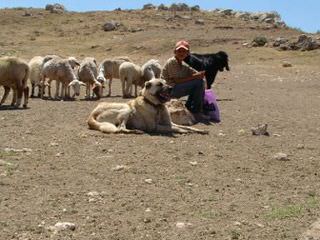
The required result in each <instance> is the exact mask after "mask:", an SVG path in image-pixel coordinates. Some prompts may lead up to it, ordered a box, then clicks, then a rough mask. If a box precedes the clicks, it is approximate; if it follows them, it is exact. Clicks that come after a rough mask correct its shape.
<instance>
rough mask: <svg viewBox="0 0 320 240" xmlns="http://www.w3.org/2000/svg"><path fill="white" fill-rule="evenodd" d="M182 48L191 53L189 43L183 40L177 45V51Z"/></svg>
mask: <svg viewBox="0 0 320 240" xmlns="http://www.w3.org/2000/svg"><path fill="white" fill-rule="evenodd" d="M180 48H184V49H185V50H187V51H189V49H190V45H189V43H188V42H187V41H185V40H181V41H179V42H177V43H176V48H175V49H176V50H178V49H180Z"/></svg>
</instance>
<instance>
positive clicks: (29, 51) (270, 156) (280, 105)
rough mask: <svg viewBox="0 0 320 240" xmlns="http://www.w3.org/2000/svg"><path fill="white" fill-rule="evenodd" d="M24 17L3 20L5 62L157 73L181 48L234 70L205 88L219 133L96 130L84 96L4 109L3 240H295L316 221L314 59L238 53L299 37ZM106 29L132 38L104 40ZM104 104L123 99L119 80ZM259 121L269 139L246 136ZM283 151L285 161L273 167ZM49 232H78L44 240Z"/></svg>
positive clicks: (131, 17)
mask: <svg viewBox="0 0 320 240" xmlns="http://www.w3.org/2000/svg"><path fill="white" fill-rule="evenodd" d="M29 11H30V12H31V13H32V14H33V16H31V17H23V16H22V15H23V13H24V10H0V22H1V23H2V24H1V25H2V26H1V33H0V34H1V38H0V54H2V55H14V56H20V57H22V58H24V59H26V60H29V59H30V58H31V57H33V56H36V55H46V54H49V53H55V54H61V55H63V56H75V57H77V58H79V59H82V58H84V57H85V56H94V57H96V58H97V60H98V61H101V60H102V59H104V58H106V57H112V56H122V55H127V56H129V57H130V58H132V59H133V60H134V61H135V62H137V63H139V64H142V63H144V62H145V61H147V60H149V59H150V58H155V59H159V60H160V62H161V63H162V64H163V63H164V62H165V60H166V59H167V58H168V57H170V56H171V55H172V48H173V46H174V43H175V42H176V41H177V40H179V39H187V40H189V41H190V43H191V46H192V51H195V52H202V53H205V52H216V51H219V50H224V51H226V52H227V53H228V54H229V56H230V59H231V60H230V67H231V71H230V72H223V73H219V74H218V77H217V78H216V84H215V85H214V87H213V88H214V90H215V92H216V93H217V95H218V97H219V99H220V100H221V101H219V106H220V110H221V116H222V123H221V124H212V125H204V124H197V125H196V127H198V128H201V129H205V130H208V131H209V132H210V133H209V135H205V136H203V135H176V136H173V137H172V136H162V135H147V134H145V135H123V134H119V135H106V134H102V133H100V132H96V131H91V130H89V129H88V128H87V125H86V119H87V117H88V115H89V113H90V111H92V109H93V108H94V107H95V106H96V104H97V102H94V101H85V100H84V93H83V94H82V95H81V97H80V98H79V99H77V100H76V101H66V102H64V101H48V100H41V99H31V100H30V103H29V108H28V109H25V110H10V109H9V110H8V108H7V107H6V106H4V107H2V108H0V122H1V130H0V139H1V142H0V192H1V194H0V239H1V240H2V239H3V240H7V239H19V240H27V239H32V240H33V239H59V240H60V239H77V240H82V239H83V240H85V239H86V240H87V239H90V240H98V239H99V240H100V239H110V240H116V239H119V240H124V239H168V240H169V239H170V240H172V239H190V240H192V239H257V240H258V239H268V240H279V239H298V238H299V236H300V235H301V233H302V232H304V231H305V230H306V229H307V228H308V226H309V225H310V224H311V223H313V222H314V221H315V220H316V219H317V218H318V217H320V213H319V207H320V182H319V175H320V171H319V169H320V168H319V167H320V162H319V160H320V159H319V156H320V141H319V140H320V137H319V133H320V126H319V117H320V112H319V109H320V93H319V89H320V72H319V62H320V61H319V60H320V57H319V56H320V54H319V53H320V51H319V50H315V51H310V52H300V51H299V52H293V51H291V52H284V51H278V50H276V49H274V48H271V47H261V48H248V47H244V46H242V44H243V43H245V42H251V41H252V39H253V38H254V37H255V36H259V35H263V36H266V37H267V38H268V39H269V40H270V41H271V40H273V39H275V38H276V37H280V36H281V37H286V38H289V39H297V37H298V36H299V34H300V33H299V32H297V31H296V30H293V29H275V28H271V29H269V28H268V26H267V25H266V26H264V25H259V24H257V23H254V22H244V21H240V20H235V19H233V18H221V17H217V16H214V15H213V14H212V13H211V14H210V13H208V12H206V13H202V14H201V13H196V14H194V15H193V16H192V17H191V20H186V19H180V18H176V19H173V20H166V17H169V16H171V15H170V12H160V13H158V15H157V12H155V11H132V12H124V11H123V12H96V13H93V12H92V13H82V14H81V13H65V14H62V15H58V14H49V13H47V12H45V11H44V10H40V9H38V10H29ZM39 12H41V13H42V15H40V14H39ZM179 14H180V13H179ZM188 14H189V13H181V15H188ZM198 18H202V19H204V22H205V25H203V26H202V25H196V24H195V23H194V20H195V19H198ZM109 20H116V21H119V22H122V23H123V25H124V26H125V27H126V28H123V29H122V30H118V31H113V32H104V31H103V30H101V26H102V25H103V23H105V22H106V21H109ZM230 27H231V28H230ZM138 28H141V29H142V31H136V32H134V31H131V32H130V31H129V30H130V29H138ZM285 61H286V62H290V63H291V64H292V67H289V68H284V67H282V63H283V62H285ZM2 94H3V91H2V88H1V90H0V95H2ZM10 101H11V96H9V100H8V101H7V104H9V103H10ZM100 101H116V102H120V101H126V100H123V99H122V98H121V97H120V83H119V80H114V84H113V96H112V97H110V98H103V99H102V100H100ZM262 123H267V124H268V126H269V127H268V130H269V133H270V136H269V137H268V136H253V135H252V134H251V131H250V129H251V127H255V126H257V125H258V124H262ZM8 148H12V149H11V150H10V149H8ZM22 149H24V151H18V152H17V151H16V150H22ZM279 152H282V153H285V154H287V155H288V159H287V160H286V161H279V160H276V159H274V155H275V154H276V153H279ZM57 222H71V223H74V224H75V226H76V227H75V230H74V231H72V230H64V231H53V230H50V226H54V225H55V224H56V223H57Z"/></svg>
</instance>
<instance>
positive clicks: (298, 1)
mask: <svg viewBox="0 0 320 240" xmlns="http://www.w3.org/2000/svg"><path fill="white" fill-rule="evenodd" d="M56 2H58V3H61V4H63V5H64V6H65V7H66V8H67V9H68V10H71V11H94V10H113V9H115V8H118V7H120V8H122V9H135V8H142V6H143V5H144V4H146V3H153V4H154V5H159V4H161V3H163V4H165V5H171V4H172V3H186V4H188V5H189V6H194V5H199V6H200V7H201V9H206V10H210V9H215V8H231V9H234V10H237V11H239V10H241V11H249V12H259V11H260V12H266V11H277V12H278V13H279V14H280V15H281V18H282V20H284V21H285V22H286V23H287V25H289V26H290V27H296V28H300V29H302V30H303V31H305V32H310V33H312V32H316V31H318V30H320V21H319V16H320V0H203V1H194V0H185V1H169V0H160V1H158V0H156V1H155V0H149V1H137V0H120V1H115V0H113V1H106V0H89V1H87V0H56V1H48V0H47V1H45V0H0V8H4V7H37V8H44V7H45V5H46V4H48V3H56Z"/></svg>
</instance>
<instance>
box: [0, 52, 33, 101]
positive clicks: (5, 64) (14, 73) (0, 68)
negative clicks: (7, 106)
mask: <svg viewBox="0 0 320 240" xmlns="http://www.w3.org/2000/svg"><path fill="white" fill-rule="evenodd" d="M29 74H30V69H29V66H28V64H27V63H26V62H25V61H23V60H22V59H20V58H16V57H2V58H0V85H2V86H4V88H5V93H4V95H3V97H2V99H1V101H0V105H1V104H3V103H4V102H5V100H6V98H7V96H8V94H9V91H10V88H11V89H13V99H12V103H11V105H15V107H20V105H21V100H22V95H23V94H24V103H23V107H27V105H28V94H29V88H28V86H27V80H28V78H29Z"/></svg>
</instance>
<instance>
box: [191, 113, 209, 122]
mask: <svg viewBox="0 0 320 240" xmlns="http://www.w3.org/2000/svg"><path fill="white" fill-rule="evenodd" d="M193 116H194V118H195V119H196V121H197V122H209V121H210V116H207V115H205V114H203V113H194V114H193Z"/></svg>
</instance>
